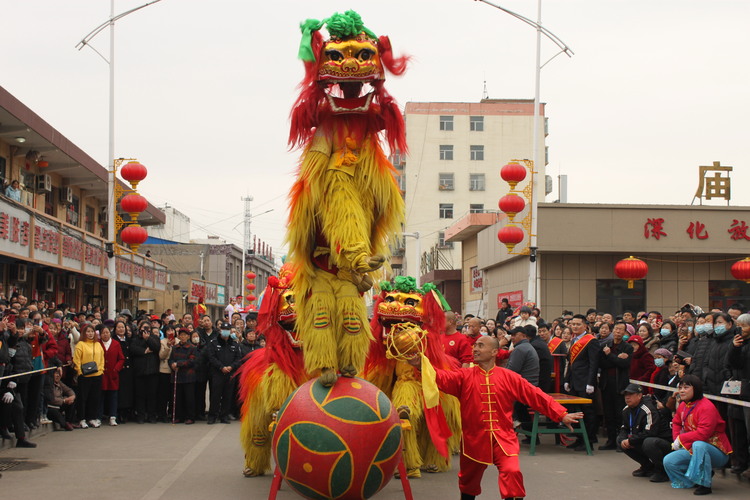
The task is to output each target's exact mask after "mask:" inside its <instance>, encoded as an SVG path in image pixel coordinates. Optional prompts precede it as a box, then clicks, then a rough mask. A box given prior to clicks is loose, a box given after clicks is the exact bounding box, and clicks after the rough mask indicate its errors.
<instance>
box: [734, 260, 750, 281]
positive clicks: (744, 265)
mask: <svg viewBox="0 0 750 500" xmlns="http://www.w3.org/2000/svg"><path fill="white" fill-rule="evenodd" d="M731 271H732V276H734V279H738V280H740V281H744V282H745V283H750V257H745V258H744V259H742V260H739V261H737V262H735V263H734V264H732V269H731Z"/></svg>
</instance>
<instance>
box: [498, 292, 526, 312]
mask: <svg viewBox="0 0 750 500" xmlns="http://www.w3.org/2000/svg"><path fill="white" fill-rule="evenodd" d="M503 299H508V302H510V308H511V309H515V308H517V307H521V306H522V305H523V290H516V291H515V292H503V293H498V294H497V308H498V309H500V306H501V305H502V302H503Z"/></svg>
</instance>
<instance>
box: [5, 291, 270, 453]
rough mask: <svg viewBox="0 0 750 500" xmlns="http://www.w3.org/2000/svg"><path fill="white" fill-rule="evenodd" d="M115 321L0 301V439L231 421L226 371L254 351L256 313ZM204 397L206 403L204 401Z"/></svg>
mask: <svg viewBox="0 0 750 500" xmlns="http://www.w3.org/2000/svg"><path fill="white" fill-rule="evenodd" d="M230 314H231V316H227V317H225V318H223V319H222V320H219V321H217V322H214V321H213V320H212V318H211V317H210V316H208V315H203V316H202V317H200V318H193V317H192V315H191V314H185V315H184V316H182V317H181V318H179V319H177V318H175V316H174V315H173V314H172V312H171V310H167V311H165V313H164V314H162V315H160V316H157V315H148V314H146V313H145V312H143V311H142V312H140V314H138V315H137V316H135V317H134V316H133V314H132V313H131V312H130V310H128V309H122V310H121V311H119V313H118V314H117V316H116V318H115V319H114V320H110V319H104V318H105V317H106V314H105V311H103V310H102V309H101V308H99V307H92V306H90V305H89V306H87V307H86V308H85V310H83V311H71V310H70V308H69V307H68V306H66V305H65V304H60V305H59V306H58V305H56V304H54V303H48V302H44V301H36V300H29V299H27V298H26V297H24V296H22V295H14V296H12V297H10V298H9V299H5V298H4V297H0V377H3V378H2V379H0V437H2V439H12V436H11V434H15V438H16V446H17V447H36V444H35V443H32V442H31V441H29V439H28V435H29V433H30V431H32V430H33V429H36V428H38V427H39V426H40V425H42V424H48V425H52V426H53V429H54V430H55V431H57V430H60V431H73V430H74V429H91V428H93V429H95V428H98V427H100V426H102V425H110V426H117V425H121V424H125V423H128V422H130V423H138V424H144V423H146V422H148V423H152V424H153V423H158V422H168V423H184V424H187V425H190V424H193V423H195V422H196V421H206V422H207V423H209V424H214V423H217V422H221V423H230V422H231V421H232V420H237V419H238V418H239V404H238V402H237V397H236V393H237V387H236V380H235V379H234V378H233V377H232V375H233V374H234V373H235V372H236V371H237V369H238V368H239V367H240V365H241V364H242V362H243V360H244V359H245V355H246V354H248V353H250V352H252V351H254V350H256V349H259V348H261V347H263V345H264V344H265V339H264V338H263V336H262V335H260V334H258V332H256V331H255V327H256V323H257V321H256V316H255V314H254V313H250V314H248V315H246V316H243V315H242V314H240V313H239V312H230ZM207 400H210V404H208V405H207V404H206V402H207Z"/></svg>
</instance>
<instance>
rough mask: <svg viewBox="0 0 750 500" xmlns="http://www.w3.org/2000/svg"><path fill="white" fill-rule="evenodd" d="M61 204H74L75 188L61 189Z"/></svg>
mask: <svg viewBox="0 0 750 500" xmlns="http://www.w3.org/2000/svg"><path fill="white" fill-rule="evenodd" d="M60 203H73V188H70V187H62V188H60Z"/></svg>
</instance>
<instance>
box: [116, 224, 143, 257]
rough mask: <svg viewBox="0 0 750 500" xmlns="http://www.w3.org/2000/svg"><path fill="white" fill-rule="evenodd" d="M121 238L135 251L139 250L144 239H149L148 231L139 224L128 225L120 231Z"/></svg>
mask: <svg viewBox="0 0 750 500" xmlns="http://www.w3.org/2000/svg"><path fill="white" fill-rule="evenodd" d="M120 239H122V242H123V243H125V244H126V245H128V246H130V248H131V249H132V250H133V251H134V252H137V251H138V247H140V246H141V245H142V244H143V242H144V241H146V240H147V239H148V232H147V231H146V230H145V229H143V228H142V227H141V226H140V225H138V224H133V225H132V226H128V227H126V228H125V229H123V230H122V231H121V232H120Z"/></svg>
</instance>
